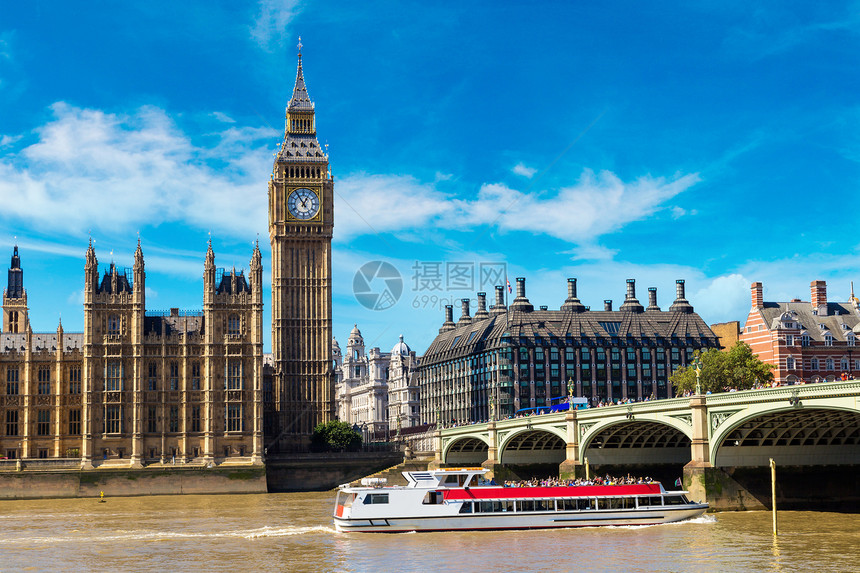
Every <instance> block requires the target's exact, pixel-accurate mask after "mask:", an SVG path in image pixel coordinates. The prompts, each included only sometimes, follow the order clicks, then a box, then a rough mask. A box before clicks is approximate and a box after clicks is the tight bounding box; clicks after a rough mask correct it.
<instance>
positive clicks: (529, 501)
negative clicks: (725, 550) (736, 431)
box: [334, 468, 708, 533]
mask: <svg viewBox="0 0 860 573" xmlns="http://www.w3.org/2000/svg"><path fill="white" fill-rule="evenodd" d="M487 471H488V470H486V469H484V468H448V469H438V470H428V471H424V472H403V476H404V477H405V478H406V481H407V485H405V486H386V485H385V480H384V479H374V478H370V479H364V480H362V485H361V486H360V487H353V486H350V485H349V484H344V485H341V486H340V487H339V490H338V493H337V499H336V501H335V509H334V525H335V528H336V529H337V531H343V532H352V531H360V532H371V533H399V532H406V531H463V530H478V529H496V530H498V529H553V528H562V527H589V526H597V525H654V524H658V523H670V522H673V521H681V520H684V519H689V518H692V517H697V516H699V515H702V514H703V513H704V512H705V511H707V509H708V504H707V503H692V502H690V501H688V500H687V498H686V496H685V494H686V493H687V492H686V491H672V492H667V491H666V490H665V489H663V486H662V485H661V484H660V483H657V482H652V483H638V484H632V485H578V486H550V487H503V486H499V485H495V484H493V483H492V482H489V483H488V482H486V480H484V479H483V476H484V474H485V473H486V472H487Z"/></svg>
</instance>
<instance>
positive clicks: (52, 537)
mask: <svg viewBox="0 0 860 573" xmlns="http://www.w3.org/2000/svg"><path fill="white" fill-rule="evenodd" d="M333 501H334V494H333V493H288V494H263V495H217V496H216V495H212V496H163V497H129V498H110V499H108V500H107V501H106V502H105V503H99V502H98V501H97V500H94V499H66V500H62V499H61V500H24V501H0V527H2V532H3V533H2V546H0V547H2V549H0V571H21V570H24V571H44V570H51V571H85V570H107V569H111V570H118V571H144V570H172V571H200V570H210V571H213V570H214V571H227V570H234V571H239V570H247V571H261V570H268V571H358V572H363V571H368V572H370V571H402V572H411V571H428V570H434V569H435V570H438V571H553V572H558V571H573V570H586V571H804V572H810V571H816V572H817V571H834V572H837V571H838V572H844V571H857V570H858V568H860V515H856V514H839V513H811V512H790V511H786V512H780V514H779V517H780V535H779V537H778V538H776V539H774V537H773V535H772V533H771V514H770V513H769V512H763V511H761V512H745V513H719V514H711V515H705V516H703V517H701V518H699V519H696V520H694V521H690V522H682V523H678V524H668V525H655V526H638V527H605V528H588V529H576V530H558V531H506V532H474V533H406V534H387V535H386V534H351V535H348V534H341V533H336V532H335V531H334V528H333V526H332V522H331V511H332V504H333Z"/></svg>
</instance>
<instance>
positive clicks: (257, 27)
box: [251, 0, 301, 52]
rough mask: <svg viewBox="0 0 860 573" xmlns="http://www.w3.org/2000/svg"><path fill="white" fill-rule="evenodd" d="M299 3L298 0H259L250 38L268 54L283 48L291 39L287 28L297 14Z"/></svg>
mask: <svg viewBox="0 0 860 573" xmlns="http://www.w3.org/2000/svg"><path fill="white" fill-rule="evenodd" d="M300 3H301V2H300V0H260V2H259V4H258V11H257V16H256V18H255V19H254V25H253V26H252V27H251V38H253V40H254V41H255V42H256V43H257V45H258V46H260V48H262V49H264V50H266V51H268V52H271V51H273V50H274V49H275V48H276V47H280V46H283V45H284V43H285V42H286V40H288V39H290V38H291V36H290V34H289V31H288V30H287V26H288V25H289V23H290V22H291V21H292V20H293V18H295V16H296V14H298V13H299V10H300V8H299V4H300Z"/></svg>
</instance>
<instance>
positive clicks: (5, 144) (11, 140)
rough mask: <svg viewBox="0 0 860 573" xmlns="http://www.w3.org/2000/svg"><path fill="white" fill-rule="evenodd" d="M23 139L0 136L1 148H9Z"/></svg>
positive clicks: (20, 136) (18, 136)
mask: <svg viewBox="0 0 860 573" xmlns="http://www.w3.org/2000/svg"><path fill="white" fill-rule="evenodd" d="M22 137H23V136H22V135H0V148H3V147H8V146H10V145H12V144H13V143H15V142H16V141H18V140H19V139H21V138H22Z"/></svg>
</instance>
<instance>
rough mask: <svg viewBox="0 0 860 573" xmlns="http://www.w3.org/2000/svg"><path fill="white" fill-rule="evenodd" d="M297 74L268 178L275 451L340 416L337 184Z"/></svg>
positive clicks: (293, 444)
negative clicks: (335, 318) (335, 348)
mask: <svg viewBox="0 0 860 573" xmlns="http://www.w3.org/2000/svg"><path fill="white" fill-rule="evenodd" d="M301 48H302V44H301V38H299V53H298V60H299V62H298V71H297V73H296V85H295V87H294V88H293V97H292V98H291V99H290V103H289V105H288V106H287V121H286V127H285V130H284V141H283V143H282V144H281V147H280V150H279V151H278V153H277V158H276V159H275V164H274V168H273V170H272V176H271V179H270V180H269V239H270V241H271V243H272V354H273V360H274V364H273V366H274V378H273V386H274V388H273V390H274V401H275V418H276V419H275V420H272V422H273V426H275V427H272V428H271V431H273V432H275V434H274V435H272V438H274V437H275V436H277V437H278V440H277V442H275V441H274V440H273V441H272V442H270V445H269V447H272V446H274V445H275V443H277V444H278V445H279V446H280V448H279V449H281V450H288V449H293V448H294V447H297V446H301V445H302V444H307V442H308V439H309V437H310V435H311V433H312V431H313V429H314V426H316V425H317V424H319V423H320V422H328V421H329V420H332V419H333V418H334V378H333V376H332V357H331V340H332V323H331V237H332V227H333V225H334V201H333V197H332V196H333V193H334V181H333V179H332V178H331V177H330V176H329V173H328V156H327V154H326V153H325V150H323V149H321V148H320V144H319V141H317V133H316V125H315V121H314V104H313V102H311V100H310V97H309V96H308V91H307V88H306V87H305V78H304V73H303V71H302V52H301Z"/></svg>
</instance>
